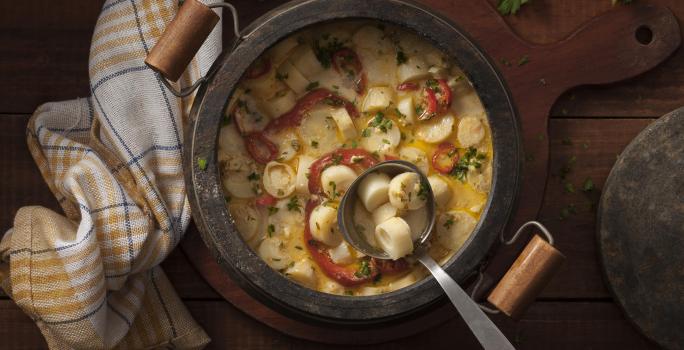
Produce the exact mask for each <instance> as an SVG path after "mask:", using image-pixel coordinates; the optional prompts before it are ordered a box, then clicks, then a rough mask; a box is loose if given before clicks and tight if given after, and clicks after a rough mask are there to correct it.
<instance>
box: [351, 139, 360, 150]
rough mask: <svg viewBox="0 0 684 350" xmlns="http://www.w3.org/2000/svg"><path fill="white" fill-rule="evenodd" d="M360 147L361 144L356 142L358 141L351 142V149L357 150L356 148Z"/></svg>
mask: <svg viewBox="0 0 684 350" xmlns="http://www.w3.org/2000/svg"><path fill="white" fill-rule="evenodd" d="M358 146H359V143H358V142H356V140H354V141H352V142H351V148H356V147H358Z"/></svg>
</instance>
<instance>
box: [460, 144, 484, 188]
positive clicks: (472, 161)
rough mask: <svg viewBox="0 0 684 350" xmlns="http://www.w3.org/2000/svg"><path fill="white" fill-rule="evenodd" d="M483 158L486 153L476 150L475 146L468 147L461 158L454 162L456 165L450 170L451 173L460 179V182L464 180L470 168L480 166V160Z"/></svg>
mask: <svg viewBox="0 0 684 350" xmlns="http://www.w3.org/2000/svg"><path fill="white" fill-rule="evenodd" d="M485 158H487V155H485V154H484V153H480V152H478V151H477V149H476V148H475V147H468V149H467V150H466V152H465V153H464V154H463V156H462V157H461V159H459V160H458V163H456V166H454V169H453V170H451V175H453V176H455V177H456V178H457V179H459V180H461V182H465V180H466V176H467V175H468V171H470V168H471V167H472V168H475V169H479V168H480V167H482V161H483V160H484V159H485Z"/></svg>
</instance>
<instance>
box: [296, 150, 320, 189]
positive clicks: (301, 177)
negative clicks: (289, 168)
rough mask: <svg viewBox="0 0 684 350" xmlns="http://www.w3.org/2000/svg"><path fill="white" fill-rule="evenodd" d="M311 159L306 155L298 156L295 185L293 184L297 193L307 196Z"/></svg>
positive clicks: (312, 159) (312, 160)
mask: <svg viewBox="0 0 684 350" xmlns="http://www.w3.org/2000/svg"><path fill="white" fill-rule="evenodd" d="M314 160H315V159H314V158H313V157H309V156H306V155H302V156H299V158H298V161H297V183H296V184H295V190H296V191H297V193H301V194H309V177H308V174H309V168H310V167H311V163H313V162H314Z"/></svg>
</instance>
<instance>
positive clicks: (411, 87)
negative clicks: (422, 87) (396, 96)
mask: <svg viewBox="0 0 684 350" xmlns="http://www.w3.org/2000/svg"><path fill="white" fill-rule="evenodd" d="M397 90H399V91H415V90H418V84H416V83H411V82H408V83H402V84H399V85H398V86H397Z"/></svg>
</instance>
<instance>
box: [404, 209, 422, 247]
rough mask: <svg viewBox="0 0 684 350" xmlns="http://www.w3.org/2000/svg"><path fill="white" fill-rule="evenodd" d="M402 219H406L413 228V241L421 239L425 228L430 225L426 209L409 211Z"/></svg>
mask: <svg viewBox="0 0 684 350" xmlns="http://www.w3.org/2000/svg"><path fill="white" fill-rule="evenodd" d="M401 218H402V219H404V221H406V223H407V224H408V225H409V227H410V228H411V239H412V240H413V241H415V240H417V239H418V238H420V235H421V234H422V233H423V230H425V226H427V224H428V214H427V209H426V208H425V207H422V208H420V209H417V210H408V211H406V212H405V213H404V215H402V216H401Z"/></svg>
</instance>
